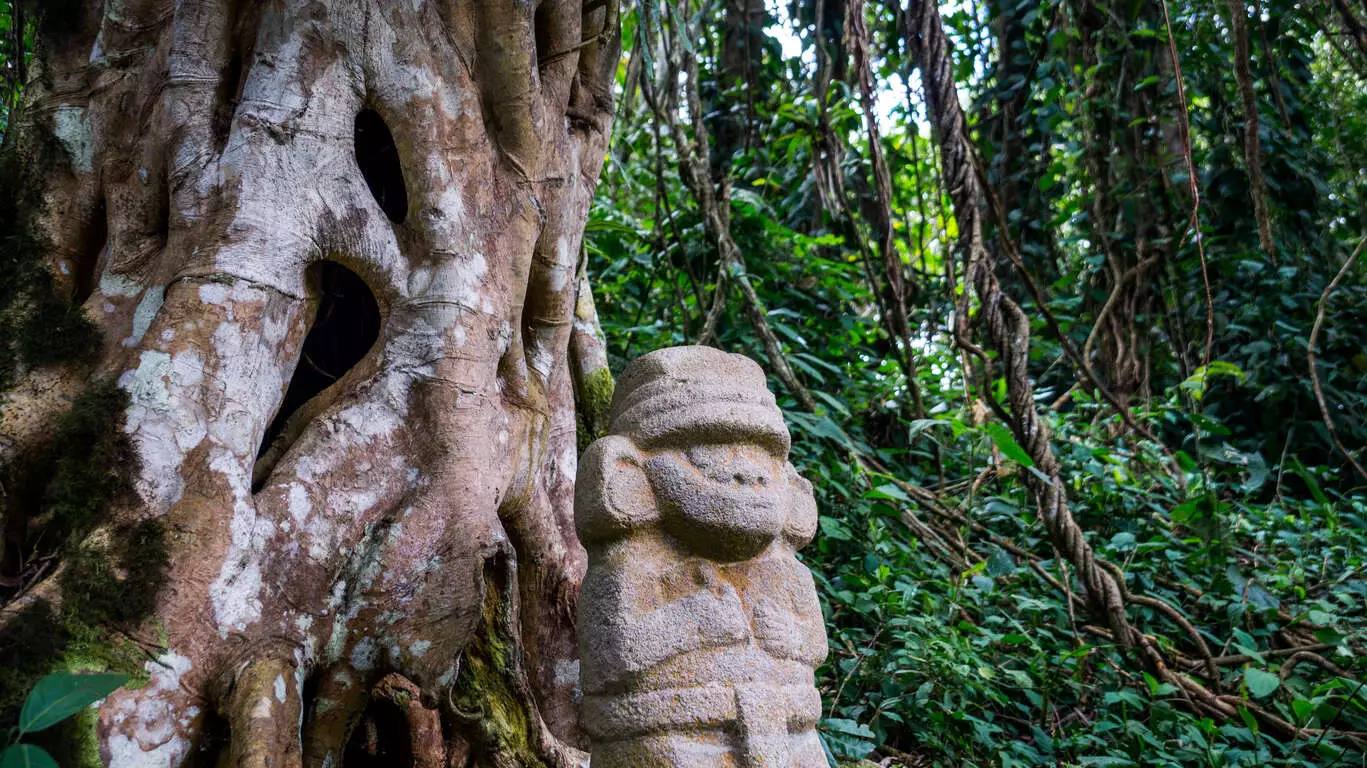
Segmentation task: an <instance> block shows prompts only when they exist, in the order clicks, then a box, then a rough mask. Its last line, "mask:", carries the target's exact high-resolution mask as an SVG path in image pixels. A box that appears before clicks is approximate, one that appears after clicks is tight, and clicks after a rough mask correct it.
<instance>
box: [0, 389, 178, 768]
mask: <svg viewBox="0 0 1367 768" xmlns="http://www.w3.org/2000/svg"><path fill="white" fill-rule="evenodd" d="M127 404H128V396H127V393H126V392H124V391H123V390H121V389H119V388H118V387H117V386H116V385H115V383H114V382H113V381H109V380H102V381H99V382H96V383H95V384H93V385H92V386H91V387H90V388H88V389H87V390H86V391H85V392H84V393H83V394H82V395H81V396H80V397H78V398H76V400H75V401H74V402H73V403H72V406H71V408H70V409H69V410H68V411H67V413H65V414H64V415H63V416H62V417H61V418H60V419H59V420H58V421H57V423H56V424H55V425H54V428H53V430H52V436H51V438H50V439H49V440H48V442H47V444H46V445H45V446H44V447H43V448H42V449H40V450H37V451H33V452H31V453H30V454H29V455H27V456H25V457H24V458H25V461H24V462H23V464H22V466H16V467H9V468H6V472H5V479H6V480H7V481H8V482H7V483H6V490H7V491H11V492H10V493H8V494H7V495H6V496H5V497H4V503H5V510H4V511H5V516H6V518H7V523H8V529H9V530H8V531H7V534H8V535H7V536H6V538H7V540H8V541H7V546H8V547H10V549H11V555H12V556H13V557H14V559H15V560H17V561H18V562H19V563H20V564H25V565H27V566H28V567H26V568H25V571H33V570H36V569H34V568H33V565H34V564H36V563H40V562H43V561H47V560H52V559H58V558H60V561H61V563H62V565H61V571H60V573H59V574H58V576H57V589H58V593H59V595H60V599H59V600H58V601H56V604H55V605H54V604H52V603H49V602H47V601H36V602H34V603H33V604H32V605H29V606H28V607H26V608H25V609H24V610H23V611H22V612H21V613H19V614H18V615H16V616H15V617H13V618H12V619H10V620H9V621H7V622H6V624H5V626H4V630H3V631H0V731H4V730H6V729H8V728H9V727H11V726H13V725H14V724H15V723H16V722H17V720H18V716H19V710H20V708H21V707H22V705H23V701H24V697H25V696H27V695H28V692H29V691H30V690H31V689H32V688H33V686H34V684H35V683H37V682H38V680H39V679H41V678H42V677H43V676H44V675H47V674H49V673H52V672H57V671H71V672H83V671H114V672H123V673H125V674H128V675H132V676H134V678H135V679H137V678H142V677H145V673H144V665H145V663H146V662H147V660H148V659H149V658H152V657H153V656H155V655H156V652H157V650H158V649H157V644H156V640H155V639H153V640H151V641H145V640H144V641H143V642H139V641H136V640H134V639H133V638H134V637H135V636H137V633H138V632H139V631H140V630H145V629H147V627H148V623H149V620H150V619H152V618H153V617H154V615H155V608H156V595H157V592H158V591H159V589H160V588H161V585H162V584H163V583H164V581H165V578H166V571H167V567H168V556H167V553H166V541H165V534H164V531H163V528H162V525H161V523H160V522H158V521H149V522H144V523H140V524H137V525H130V526H123V527H112V528H109V529H108V530H105V531H97V526H98V525H100V524H101V523H102V522H103V521H104V519H105V517H106V514H107V512H108V510H109V509H110V508H111V507H112V506H114V505H117V504H120V503H124V502H127V501H129V500H131V498H132V493H133V488H132V481H131V478H132V472H133V470H134V469H135V467H136V465H137V464H136V456H135V454H134V453H133V451H132V448H131V445H130V444H129V441H128V438H127V436H126V435H125V434H124V432H123V413H124V410H125V408H126V407H127ZM25 522H28V523H29V524H28V525H25ZM16 552H17V554H15V553H16ZM163 645H164V643H163ZM94 717H95V715H94V712H84V713H82V714H81V715H80V716H79V717H76V718H73V719H71V720H68V721H65V722H63V723H61V724H59V725H58V726H55V727H54V728H52V729H50V730H48V731H43V732H42V733H39V734H35V735H34V736H33V739H32V740H33V741H34V742H35V743H38V744H40V745H41V746H43V747H44V748H45V749H48V750H49V751H50V752H52V753H53V755H55V756H56V757H57V758H58V762H59V764H60V765H62V766H65V767H66V768H79V767H80V766H86V765H99V764H100V763H99V756H98V749H97V746H96V744H95V731H94V724H95V720H94Z"/></svg>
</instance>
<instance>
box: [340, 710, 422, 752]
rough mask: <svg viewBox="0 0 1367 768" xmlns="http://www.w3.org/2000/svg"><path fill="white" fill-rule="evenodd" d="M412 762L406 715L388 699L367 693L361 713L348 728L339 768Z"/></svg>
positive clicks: (411, 747)
mask: <svg viewBox="0 0 1367 768" xmlns="http://www.w3.org/2000/svg"><path fill="white" fill-rule="evenodd" d="M410 765H413V745H412V743H411V738H410V735H409V725H408V718H407V717H406V716H405V715H404V713H403V711H402V710H400V709H399V707H398V705H397V704H395V703H394V702H393V701H391V700H389V699H388V698H384V697H381V696H371V697H370V702H369V703H368V704H367V705H366V708H365V714H363V715H361V719H360V721H359V722H358V723H356V727H355V728H353V729H352V731H351V739H350V740H349V741H348V742H347V745H346V752H345V754H344V755H343V757H342V768H394V766H410Z"/></svg>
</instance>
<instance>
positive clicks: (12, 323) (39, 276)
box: [0, 151, 100, 393]
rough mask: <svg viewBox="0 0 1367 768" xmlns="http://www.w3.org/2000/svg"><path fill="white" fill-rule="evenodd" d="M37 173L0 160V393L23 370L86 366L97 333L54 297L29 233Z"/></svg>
mask: <svg viewBox="0 0 1367 768" xmlns="http://www.w3.org/2000/svg"><path fill="white" fill-rule="evenodd" d="M41 184H42V171H41V169H37V168H33V167H29V166H27V165H25V164H24V163H23V162H22V160H21V158H20V157H19V155H18V153H16V152H12V151H7V152H5V153H4V154H3V155H0V393H2V392H4V391H5V390H7V389H9V388H10V387H11V386H12V385H13V383H14V379H15V378H16V377H17V376H18V375H19V374H20V373H21V372H22V371H23V370H25V369H32V368H41V367H44V366H48V365H56V364H59V363H67V362H88V361H91V360H93V359H95V356H96V355H97V354H98V353H99V350H100V337H99V332H98V331H97V330H96V329H95V326H94V324H92V323H91V322H90V320H89V319H88V318H87V317H86V316H85V311H84V310H83V309H82V308H81V307H79V306H76V305H74V304H72V303H71V302H70V301H69V300H68V298H69V297H66V296H61V295H59V293H58V291H57V286H56V282H55V280H54V279H53V277H52V273H51V272H49V271H48V268H47V266H46V263H45V259H44V253H45V252H46V250H48V247H49V246H48V245H47V244H45V243H44V242H43V241H42V239H41V238H40V237H39V236H38V235H37V234H36V233H35V232H34V227H33V225H32V222H33V217H34V215H35V213H36V212H37V211H38V206H39V205H40V203H39V195H38V190H39V188H40V186H41Z"/></svg>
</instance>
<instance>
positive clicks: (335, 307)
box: [257, 261, 380, 458]
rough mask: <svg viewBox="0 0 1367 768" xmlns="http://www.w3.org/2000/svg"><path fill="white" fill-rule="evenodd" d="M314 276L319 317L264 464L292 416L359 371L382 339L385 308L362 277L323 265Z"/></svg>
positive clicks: (269, 435)
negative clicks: (382, 307) (347, 375)
mask: <svg viewBox="0 0 1367 768" xmlns="http://www.w3.org/2000/svg"><path fill="white" fill-rule="evenodd" d="M309 271H310V272H311V274H310V276H309V277H310V278H311V280H310V281H311V282H312V283H313V285H315V286H317V290H318V314H317V315H316V316H315V317H314V320H313V325H312V326H310V327H309V333H308V336H305V337H304V347H303V350H302V351H301V353H300V355H299V362H298V364H296V365H295V367H294V376H293V377H291V378H290V386H289V389H287V390H286V391H285V399H284V401H283V402H281V404H280V410H279V411H277V412H276V414H275V418H274V419H273V420H272V421H271V424H270V426H269V427H267V428H266V434H265V437H264V438H263V439H262V441H261V448H260V450H258V451H257V457H258V458H260V457H261V456H262V455H264V454H265V453H266V450H267V449H268V448H269V447H270V445H271V443H273V442H274V441H275V440H276V438H278V437H280V435H281V433H282V432H284V430H285V425H286V423H287V422H288V421H289V419H290V416H292V415H294V413H295V411H297V410H299V408H301V407H302V406H303V405H304V404H305V403H307V402H308V401H309V400H312V399H313V398H314V397H315V396H317V395H318V393H320V392H322V391H323V390H325V389H327V388H328V387H330V386H332V385H333V384H334V383H336V382H337V381H338V380H339V379H341V378H342V377H343V376H344V375H346V373H347V371H349V370H351V369H352V368H353V367H355V365H356V364H357V363H359V362H360V361H361V359H362V358H364V357H365V356H366V353H367V352H369V351H370V349H371V347H373V346H375V340H376V339H377V338H379V335H380V307H379V304H378V303H376V301H375V294H374V293H372V292H371V291H370V287H369V286H367V285H366V284H365V281H364V280H362V279H361V278H360V276H358V275H357V274H356V273H355V272H352V271H351V270H349V269H347V268H346V267H344V266H342V265H341V264H338V263H337V262H335V261H321V262H318V263H317V264H315V265H313V266H312V267H310V268H309Z"/></svg>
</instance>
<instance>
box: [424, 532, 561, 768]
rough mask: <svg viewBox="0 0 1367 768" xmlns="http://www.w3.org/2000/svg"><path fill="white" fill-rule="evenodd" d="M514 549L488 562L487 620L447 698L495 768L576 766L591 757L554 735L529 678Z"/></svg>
mask: <svg viewBox="0 0 1367 768" xmlns="http://www.w3.org/2000/svg"><path fill="white" fill-rule="evenodd" d="M517 583H518V582H517V564H516V561H515V555H514V554H513V553H512V552H511V550H507V551H505V552H503V553H502V554H499V555H495V556H494V557H491V558H490V559H488V560H486V561H485V564H484V585H483V586H484V607H483V620H482V622H481V624H480V628H479V629H478V630H477V631H476V633H475V636H474V637H473V638H471V640H470V642H469V644H468V645H467V646H466V648H465V652H464V655H463V659H462V664H461V668H460V673H459V674H458V675H457V677H456V682H455V685H453V686H452V688H451V690H450V691H449V692H448V694H447V696H446V700H445V701H444V702H443V709H444V710H445V712H446V713H447V714H448V715H449V716H450V717H451V718H452V719H453V720H455V721H456V722H457V723H459V724H460V725H461V726H462V727H463V730H464V731H465V732H466V733H468V734H469V735H470V737H471V741H472V742H473V746H474V748H475V750H476V752H477V753H482V754H483V755H484V756H485V757H486V758H487V760H488V763H489V764H490V765H492V766H494V768H523V767H524V766H547V767H548V768H577V767H578V766H580V765H582V764H583V763H584V760H585V759H586V757H587V755H585V754H584V753H583V752H581V751H580V750H578V749H575V748H573V747H571V746H569V745H567V744H565V743H564V742H562V741H561V740H560V739H558V738H556V737H555V735H554V734H552V733H551V731H550V729H549V728H548V727H547V726H546V723H545V721H544V720H542V718H541V715H540V713H539V711H538V710H537V706H536V701H535V698H534V696H533V694H532V687H531V683H530V682H529V680H528V677H527V670H526V660H525V657H524V652H523V646H522V642H521V629H520V623H519V620H518V600H517Z"/></svg>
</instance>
